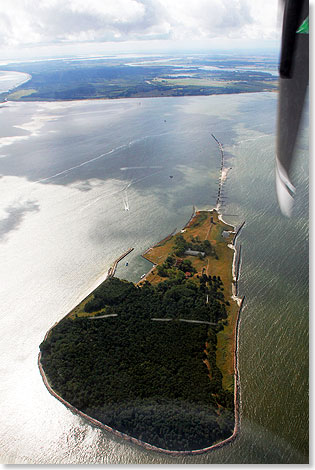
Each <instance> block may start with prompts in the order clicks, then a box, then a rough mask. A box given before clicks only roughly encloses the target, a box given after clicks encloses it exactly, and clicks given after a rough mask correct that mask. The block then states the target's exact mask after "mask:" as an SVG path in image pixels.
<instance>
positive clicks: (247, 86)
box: [0, 54, 278, 101]
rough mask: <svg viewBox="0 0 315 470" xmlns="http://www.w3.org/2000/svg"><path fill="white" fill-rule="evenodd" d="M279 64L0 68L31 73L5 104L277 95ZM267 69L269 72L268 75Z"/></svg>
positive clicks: (76, 62)
mask: <svg viewBox="0 0 315 470" xmlns="http://www.w3.org/2000/svg"><path fill="white" fill-rule="evenodd" d="M277 60H278V58H270V57H269V58H268V57H239V58H235V57H234V56H231V57H227V56H226V55H224V57H221V56H219V57H215V56H212V55H210V56H208V55H205V56H200V55H198V54H197V55H195V56H187V57H182V56H181V57H180V58H179V57H177V56H175V57H172V56H170V57H167V56H162V57H155V58H152V57H150V58H141V59H140V58H133V59H132V58H128V60H126V58H113V57H112V58H110V57H104V58H94V59H93V60H91V59H82V58H81V59H79V58H77V59H75V58H72V59H56V60H50V61H36V62H25V63H13V64H6V65H2V66H1V65H0V71H1V70H3V71H15V72H16V71H17V72H23V73H27V74H29V75H30V76H31V79H30V80H29V81H27V82H26V83H23V84H21V85H20V86H19V87H17V88H15V89H14V90H11V91H8V92H7V93H2V94H0V101H3V100H9V101H60V100H62V101H64V100H82V99H101V98H103V99H104V98H106V99H117V98H146V97H157V96H159V97H162V96H164V97H165V96H208V95H216V94H222V93H224V94H226V93H252V92H261V91H276V90H277V87H278V83H277V77H276V76H274V75H273V74H272V73H270V72H269V71H268V69H269V68H274V67H276V66H277ZM266 69H267V70H266Z"/></svg>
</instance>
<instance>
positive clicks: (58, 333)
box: [39, 168, 243, 455]
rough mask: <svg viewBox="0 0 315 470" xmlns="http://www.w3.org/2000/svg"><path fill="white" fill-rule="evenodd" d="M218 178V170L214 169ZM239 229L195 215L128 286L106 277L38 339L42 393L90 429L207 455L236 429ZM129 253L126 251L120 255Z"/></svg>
mask: <svg viewBox="0 0 315 470" xmlns="http://www.w3.org/2000/svg"><path fill="white" fill-rule="evenodd" d="M221 171H222V168H221ZM238 232H239V230H237V229H236V228H235V227H233V226H231V225H229V224H227V223H225V222H224V221H223V220H222V217H221V216H220V212H219V210H218V209H217V208H216V209H212V210H208V211H196V210H195V211H194V213H193V216H192V217H191V219H190V220H189V222H188V224H187V225H186V226H185V227H184V228H183V229H182V230H180V231H179V232H177V233H174V234H171V235H169V236H168V237H166V238H165V239H164V240H162V241H161V242H159V243H157V244H156V245H155V246H153V247H151V248H149V249H148V250H147V251H146V252H145V253H144V254H143V256H144V257H145V258H146V259H147V260H149V261H151V262H152V264H153V267H152V269H151V270H150V271H149V273H147V274H146V275H144V276H142V278H141V279H140V281H139V282H138V283H137V284H134V283H132V282H128V281H125V280H121V279H118V278H117V277H115V268H116V265H117V261H120V260H121V259H122V258H123V256H124V255H126V253H124V255H122V256H120V258H119V259H118V260H116V262H115V263H114V265H113V267H112V268H111V269H110V270H109V273H108V277H107V279H106V280H105V281H104V282H102V283H101V285H100V286H99V287H97V288H96V289H95V290H94V291H93V292H92V293H91V294H90V295H89V296H88V297H86V298H85V299H84V300H83V301H82V302H81V303H80V304H79V305H77V306H76V307H75V308H74V309H73V310H72V311H71V312H69V313H68V315H67V316H66V317H65V318H64V319H62V320H61V321H60V322H58V323H57V324H55V325H54V326H53V327H52V328H51V329H50V330H49V331H48V332H47V334H46V336H45V338H44V341H43V342H42V343H41V345H40V354H39V368H40V372H41V375H42V377H43V380H44V383H45V385H46V387H47V388H48V390H49V392H50V393H51V394H52V395H53V396H55V397H56V398H57V399H59V400H60V401H61V402H62V403H64V404H65V405H66V406H67V407H68V408H70V409H71V410H72V411H73V412H74V413H77V414H79V415H80V416H81V417H83V418H84V419H86V420H88V421H89V422H90V423H91V424H93V425H95V426H98V427H100V428H102V429H104V430H106V431H109V432H111V433H114V434H115V435H117V436H120V437H122V438H124V439H127V440H129V441H131V442H134V443H136V444H138V445H141V446H144V447H145V448H147V449H152V450H155V451H159V452H165V453H169V454H173V455H177V454H196V453H201V452H206V451H210V450H213V449H216V448H218V447H220V446H222V445H224V444H226V443H227V442H230V441H231V440H233V439H234V438H235V436H236V435H237V432H238V426H239V417H238V405H239V400H238V394H239V386H238V367H237V344H238V325H239V314H240V310H241V306H242V300H243V299H240V298H238V297H237V278H238V271H239V265H240V259H239V256H238V253H237V252H236V249H235V239H236V236H237V235H238ZM128 251H130V250H128Z"/></svg>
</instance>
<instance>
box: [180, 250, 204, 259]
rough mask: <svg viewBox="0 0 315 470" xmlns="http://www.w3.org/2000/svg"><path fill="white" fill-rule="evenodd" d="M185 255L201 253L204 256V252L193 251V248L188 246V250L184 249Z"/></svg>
mask: <svg viewBox="0 0 315 470" xmlns="http://www.w3.org/2000/svg"><path fill="white" fill-rule="evenodd" d="M185 255H189V256H199V255H201V256H202V257H203V258H204V257H205V256H206V253H205V252H204V251H195V250H191V249H190V248H188V250H186V251H185Z"/></svg>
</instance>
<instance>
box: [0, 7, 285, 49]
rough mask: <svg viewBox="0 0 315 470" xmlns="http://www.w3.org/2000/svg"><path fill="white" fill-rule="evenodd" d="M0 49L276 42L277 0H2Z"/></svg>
mask: <svg viewBox="0 0 315 470" xmlns="http://www.w3.org/2000/svg"><path fill="white" fill-rule="evenodd" d="M2 2H3V5H2V7H1V10H0V47H1V46H2V47H3V46H12V45H13V46H19V45H21V46H26V45H40V44H46V45H47V44H51V43H52V44H58V43H65V42H66V43H67V42H82V43H84V42H93V41H94V42H108V41H114V42H117V41H146V40H158V39H163V40H166V39H167V40H176V41H178V40H179V41H180V40H185V41H189V40H192V41H194V40H203V39H211V38H217V39H220V38H222V39H227V38H230V39H234V38H237V39H246V38H247V39H275V38H276V37H277V32H276V20H277V5H278V3H277V1H276V0H191V1H189V2H188V1H185V0H41V1H38V0H8V1H6V0H2Z"/></svg>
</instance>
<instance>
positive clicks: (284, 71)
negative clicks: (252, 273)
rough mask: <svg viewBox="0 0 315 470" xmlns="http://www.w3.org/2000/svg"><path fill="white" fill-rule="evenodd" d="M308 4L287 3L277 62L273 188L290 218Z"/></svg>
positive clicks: (304, 0) (304, 87)
mask: <svg viewBox="0 0 315 470" xmlns="http://www.w3.org/2000/svg"><path fill="white" fill-rule="evenodd" d="M308 15H309V4H308V0H286V1H285V7H284V16H283V29H282V44H281V58H280V70H279V71H280V79H279V101H278V122H277V144H276V152H277V153H276V187H277V196H278V201H279V205H280V208H281V211H282V212H283V214H285V215H287V216H290V215H291V211H292V207H293V202H294V199H293V198H294V194H295V187H294V186H293V184H292V182H291V181H290V168H291V164H292V161H293V158H294V148H295V142H296V139H297V135H298V130H299V125H300V121H301V117H302V111H303V105H304V101H305V95H306V90H307V86H308V80H309V17H308Z"/></svg>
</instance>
